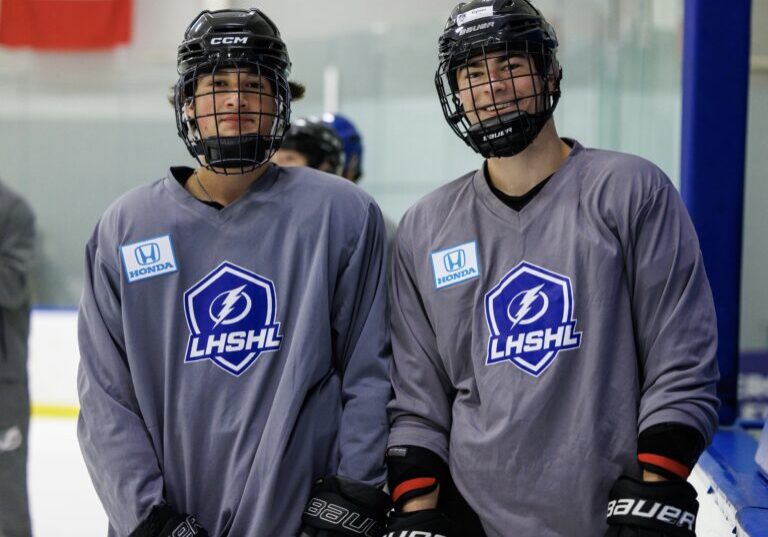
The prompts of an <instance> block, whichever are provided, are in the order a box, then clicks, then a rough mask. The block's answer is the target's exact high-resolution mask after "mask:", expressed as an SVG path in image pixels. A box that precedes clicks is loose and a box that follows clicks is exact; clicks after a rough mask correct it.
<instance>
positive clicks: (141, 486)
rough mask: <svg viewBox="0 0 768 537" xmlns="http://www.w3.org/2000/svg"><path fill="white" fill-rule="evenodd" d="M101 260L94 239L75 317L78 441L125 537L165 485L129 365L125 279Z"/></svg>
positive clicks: (156, 502)
mask: <svg viewBox="0 0 768 537" xmlns="http://www.w3.org/2000/svg"><path fill="white" fill-rule="evenodd" d="M114 249H115V250H116V248H114ZM104 257H105V256H103V255H102V251H101V250H100V248H99V245H98V241H97V240H96V239H91V241H90V242H89V243H88V245H87V247H86V262H85V282H84V290H83V296H82V299H81V303H80V311H79V316H78V344H79V348H80V364H79V367H78V373H77V387H78V393H79V397H80V415H79V418H78V423H77V435H78V440H79V442H80V449H81V450H82V453H83V457H84V459H85V464H86V467H87V468H88V472H89V473H90V476H91V480H92V481H93V485H94V488H95V489H96V492H97V494H98V496H99V498H100V500H101V502H102V504H103V506H104V509H105V511H106V513H107V516H108V517H109V521H110V524H111V525H112V527H114V528H115V530H117V534H118V535H128V534H129V533H130V532H131V531H133V529H134V528H136V526H138V524H139V522H140V521H141V520H142V519H144V518H145V517H146V516H147V514H148V513H149V511H150V510H151V508H152V506H154V505H159V504H161V503H163V478H162V474H161V471H160V467H159V463H158V460H157V456H156V455H155V452H154V450H153V447H152V443H151V440H150V437H149V432H148V430H147V427H146V425H145V423H144V421H143V420H142V417H141V413H140V411H139V408H138V403H137V401H136V396H135V393H134V390H133V384H132V379H131V374H130V370H129V367H128V362H127V359H126V352H125V340H124V334H123V328H122V316H121V303H120V296H119V281H120V280H119V277H120V276H119V273H118V271H117V270H116V269H115V268H113V267H112V266H110V265H109V264H108V263H106V262H105V260H104Z"/></svg>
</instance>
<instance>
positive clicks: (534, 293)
mask: <svg viewBox="0 0 768 537" xmlns="http://www.w3.org/2000/svg"><path fill="white" fill-rule="evenodd" d="M485 316H486V321H487V323H488V329H489V331H490V337H489V338H488V354H487V357H486V364H487V365H491V364H496V363H501V362H506V361H510V362H512V363H513V364H514V365H516V366H517V367H519V368H520V369H522V370H523V371H525V372H526V373H528V374H529V375H532V376H534V377H538V376H539V375H541V374H542V373H543V372H544V371H545V370H546V369H547V368H548V367H549V366H550V365H552V362H553V361H554V360H555V358H557V356H558V353H559V352H560V351H566V350H569V349H576V348H578V347H579V346H580V345H581V332H577V331H576V319H574V318H573V293H572V289H571V280H570V278H568V277H567V276H562V275H560V274H556V273H554V272H551V271H548V270H546V269H543V268H541V267H537V266H536V265H533V264H530V263H526V262H523V263H520V264H519V265H517V266H516V267H515V268H514V269H512V270H511V271H510V272H508V273H507V275H506V276H504V277H503V278H502V279H501V281H500V282H499V283H498V284H497V285H496V286H495V287H494V288H493V289H491V290H490V291H489V292H488V293H487V294H486V295H485Z"/></svg>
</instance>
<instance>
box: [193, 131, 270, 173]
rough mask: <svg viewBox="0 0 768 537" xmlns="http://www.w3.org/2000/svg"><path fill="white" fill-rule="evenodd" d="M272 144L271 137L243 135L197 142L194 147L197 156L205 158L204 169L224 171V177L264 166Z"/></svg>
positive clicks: (216, 137)
mask: <svg viewBox="0 0 768 537" xmlns="http://www.w3.org/2000/svg"><path fill="white" fill-rule="evenodd" d="M274 143H275V140H274V138H273V137H272V136H265V135H258V134H243V135H241V136H214V137H212V138H206V139H204V140H198V141H197V142H196V143H195V146H194V147H195V151H196V152H197V154H198V155H199V156H201V157H205V162H206V164H207V165H206V166H205V167H206V168H208V169H211V170H213V171H216V170H214V168H216V169H217V170H218V169H224V175H231V174H233V173H234V174H239V173H245V172H249V171H253V170H254V169H256V168H258V167H259V166H261V165H262V164H264V163H265V162H266V161H267V158H266V156H267V152H268V151H269V149H270V148H271V147H272V146H273V145H274ZM229 170H234V171H229Z"/></svg>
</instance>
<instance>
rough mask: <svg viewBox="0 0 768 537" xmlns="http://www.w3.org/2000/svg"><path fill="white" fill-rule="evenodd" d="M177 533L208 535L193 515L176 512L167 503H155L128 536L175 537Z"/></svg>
mask: <svg viewBox="0 0 768 537" xmlns="http://www.w3.org/2000/svg"><path fill="white" fill-rule="evenodd" d="M178 535H184V536H185V537H208V532H207V531H205V529H204V528H203V527H202V526H201V525H200V524H199V523H198V521H197V519H196V518H195V517H194V516H192V515H188V514H186V513H177V512H176V511H174V510H173V509H171V508H170V507H168V506H167V505H157V506H155V507H153V508H152V511H150V512H149V515H148V516H147V518H145V519H144V520H143V521H142V522H141V524H139V526H138V527H137V528H136V529H135V530H133V531H132V532H131V534H130V535H129V536H128V537H176V536H178Z"/></svg>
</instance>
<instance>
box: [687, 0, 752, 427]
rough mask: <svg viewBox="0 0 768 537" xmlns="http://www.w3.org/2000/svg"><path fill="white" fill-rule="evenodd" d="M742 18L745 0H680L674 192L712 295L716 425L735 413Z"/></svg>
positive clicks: (743, 132)
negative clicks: (692, 229) (679, 118)
mask: <svg viewBox="0 0 768 537" xmlns="http://www.w3.org/2000/svg"><path fill="white" fill-rule="evenodd" d="M750 15H751V0H730V1H728V2H712V1H711V0H685V30H684V43H683V125H682V155H681V193H682V196H683V199H684V201H685V204H686V206H687V207H688V210H689V211H690V214H691V218H692V219H693V223H694V225H695V226H696V231H697V232H698V234H699V239H700V241H701V250H702V252H703V255H704V264H705V265H706V269H707V274H708V276H709V281H710V283H711V285H712V292H713V294H714V297H715V307H716V309H717V327H718V333H719V345H718V361H719V364H720V375H721V379H720V383H719V384H718V396H719V397H720V400H721V402H722V407H721V409H720V421H721V424H724V425H728V424H731V423H733V422H734V421H735V419H736V418H737V416H738V401H737V382H738V373H739V361H738V355H739V354H738V353H739V297H740V290H741V242H742V220H743V208H744V167H745V154H746V136H747V98H748V91H749V46H750Z"/></svg>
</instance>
